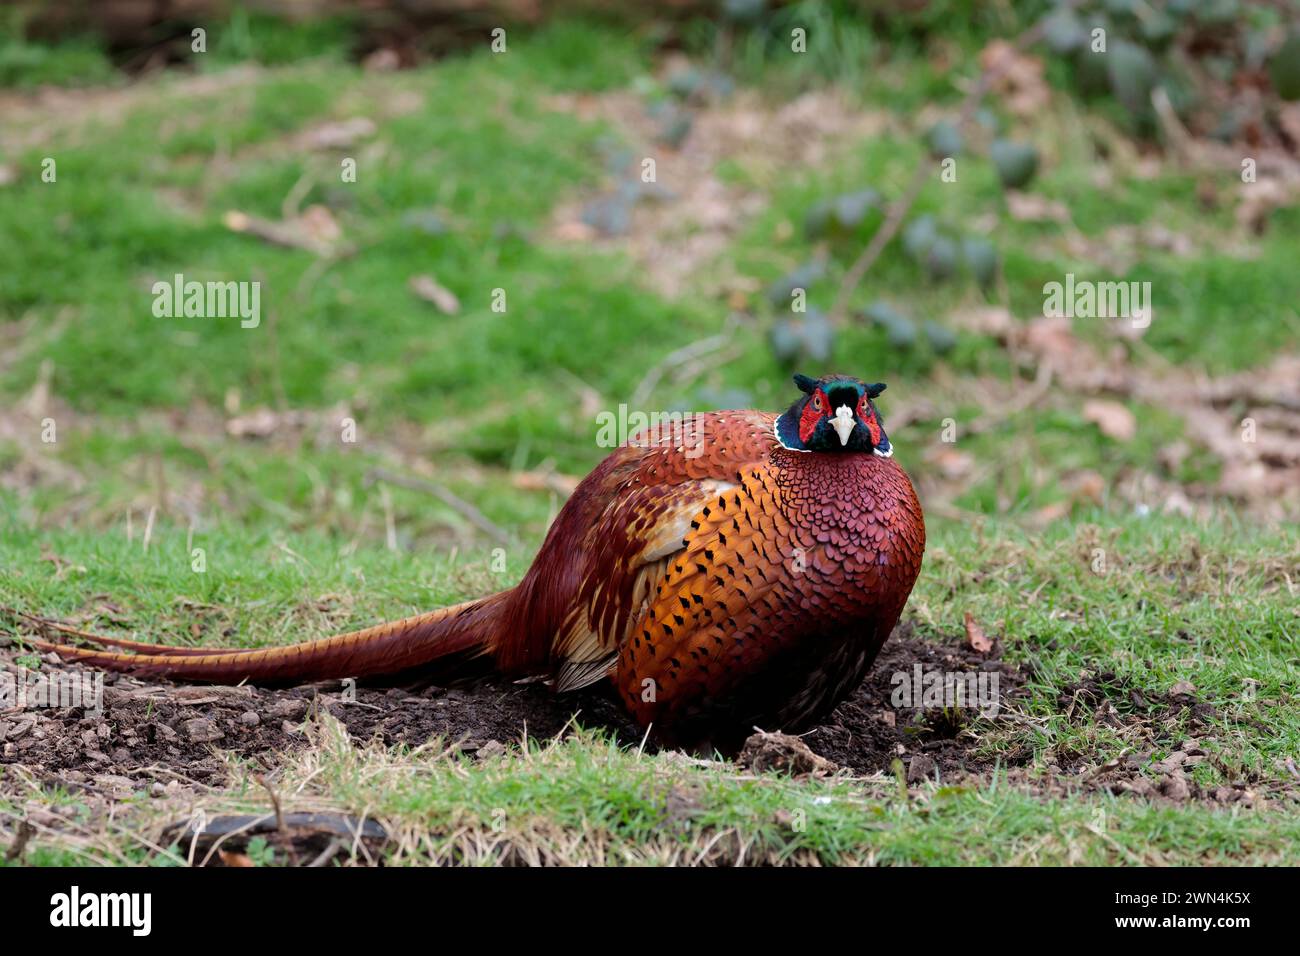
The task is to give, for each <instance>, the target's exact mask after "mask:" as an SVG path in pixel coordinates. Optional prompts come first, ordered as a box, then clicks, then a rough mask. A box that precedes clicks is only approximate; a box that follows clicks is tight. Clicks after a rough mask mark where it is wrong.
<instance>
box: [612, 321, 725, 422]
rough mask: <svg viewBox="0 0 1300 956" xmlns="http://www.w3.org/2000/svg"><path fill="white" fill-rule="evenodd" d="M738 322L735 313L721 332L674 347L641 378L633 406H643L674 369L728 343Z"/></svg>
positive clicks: (632, 401) (637, 407)
mask: <svg viewBox="0 0 1300 956" xmlns="http://www.w3.org/2000/svg"><path fill="white" fill-rule="evenodd" d="M737 324H738V323H737V322H736V318H735V315H734V314H733V315H730V316H728V317H727V321H726V322H725V323H724V324H723V326H722V331H721V332H719V333H717V334H716V335H710V336H707V337H705V338H702V339H697V340H696V341H694V342H688V343H687V344H686V345H683V346H682V347H681V348H679V349H674V350H673V351H671V352H669V353H668V354H667V355H665V356H664V357H663V358H662V359H660V360H659V361H658V362H657V363H656V364H655V365H654V366H653V367H652V368H651V369H650V371H648V372H646V374H645V377H644V378H642V379H641V382H640V384H639V385H637V387H636V389H635V390H634V391H633V392H632V400H631V407H632V408H636V409H640V408H643V406H644V404H645V402H646V400H647V399H649V397H650V393H651V392H653V391H654V390H655V386H656V385H658V384H659V380H660V379H662V378H663V377H664V375H666V374H667V373H668V372H669V371H671V370H672V369H674V368H677V367H678V366H681V365H685V364H686V363H688V362H691V361H693V360H694V359H698V358H700V357H701V356H704V355H708V354H709V353H710V352H716V351H717V350H718V349H720V348H722V347H723V346H724V345H727V344H728V343H729V342H730V341H731V333H732V331H733V329H734V328H735V326H736V325H737Z"/></svg>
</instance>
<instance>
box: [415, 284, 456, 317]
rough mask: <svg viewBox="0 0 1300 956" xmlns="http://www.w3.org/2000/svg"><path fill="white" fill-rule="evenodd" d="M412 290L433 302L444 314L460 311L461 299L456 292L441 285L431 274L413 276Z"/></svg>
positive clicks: (425, 299) (427, 300) (453, 313)
mask: <svg viewBox="0 0 1300 956" xmlns="http://www.w3.org/2000/svg"><path fill="white" fill-rule="evenodd" d="M409 285H410V287H411V291H412V292H414V293H415V294H416V295H418V296H419V297H420V298H421V299H423V300H424V301H426V302H432V303H433V304H434V306H436V307H437V309H438V311H439V312H442V313H443V314H444V315H455V314H456V313H457V312H459V311H460V299H458V298H456V294H455V293H454V292H452V291H451V290H450V289H448V288H447V287H446V286H443V285H441V284H440V283H439V282H438V280H437V279H435V278H434V277H433V276H431V275H419V276H412V277H411V281H410V283H409Z"/></svg>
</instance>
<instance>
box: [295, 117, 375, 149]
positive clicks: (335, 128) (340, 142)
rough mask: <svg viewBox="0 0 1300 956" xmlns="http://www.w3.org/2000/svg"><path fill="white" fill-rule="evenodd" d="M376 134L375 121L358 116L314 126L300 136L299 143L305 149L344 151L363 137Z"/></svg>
mask: <svg viewBox="0 0 1300 956" xmlns="http://www.w3.org/2000/svg"><path fill="white" fill-rule="evenodd" d="M374 132H375V123H374V121H373V120H369V119H366V117H364V116H356V117H353V118H352V119H346V120H340V121H338V122H334V123H322V124H321V125H319V126H313V127H311V128H310V129H308V130H305V131H303V132H302V133H301V134H299V136H298V137H297V143H298V145H299V146H301V147H302V148H304V149H343V148H345V147H347V146H351V145H352V144H353V143H355V142H356V141H357V140H359V139H362V138H363V137H366V136H371V135H373V134H374Z"/></svg>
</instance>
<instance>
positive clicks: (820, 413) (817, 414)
mask: <svg viewBox="0 0 1300 956" xmlns="http://www.w3.org/2000/svg"><path fill="white" fill-rule="evenodd" d="M830 407H831V402H830V399H829V398H827V397H826V393H825V392H823V391H822V390H821V389H820V388H819V389H817V391H815V392H813V394H812V397H811V398H810V399H808V402H807V404H805V405H804V407H803V414H802V415H800V416H799V440H800V441H801V442H803V443H804V444H805V445H806V444H808V443H809V442H810V441H812V437H813V432H815V431H817V423H818V422H820V421H821V420H822V419H823V418H825V417H826V416H827V415H828V414H830V412H829V409H830Z"/></svg>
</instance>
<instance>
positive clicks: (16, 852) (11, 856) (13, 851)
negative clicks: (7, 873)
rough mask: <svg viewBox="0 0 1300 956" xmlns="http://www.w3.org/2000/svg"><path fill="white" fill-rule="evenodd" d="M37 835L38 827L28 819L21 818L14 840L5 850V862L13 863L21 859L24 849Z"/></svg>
mask: <svg viewBox="0 0 1300 956" xmlns="http://www.w3.org/2000/svg"><path fill="white" fill-rule="evenodd" d="M35 835H36V828H35V827H34V826H32V825H31V822H30V821H28V820H19V821H18V829H17V830H16V831H15V832H14V842H13V844H12V845H11V846H10V847H9V849H8V850H6V851H5V862H6V863H12V862H13V861H14V860H17V859H20V858H21V857H22V855H23V851H24V850H26V849H27V843H28V841H30V840H31V838H32V837H34V836H35Z"/></svg>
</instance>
